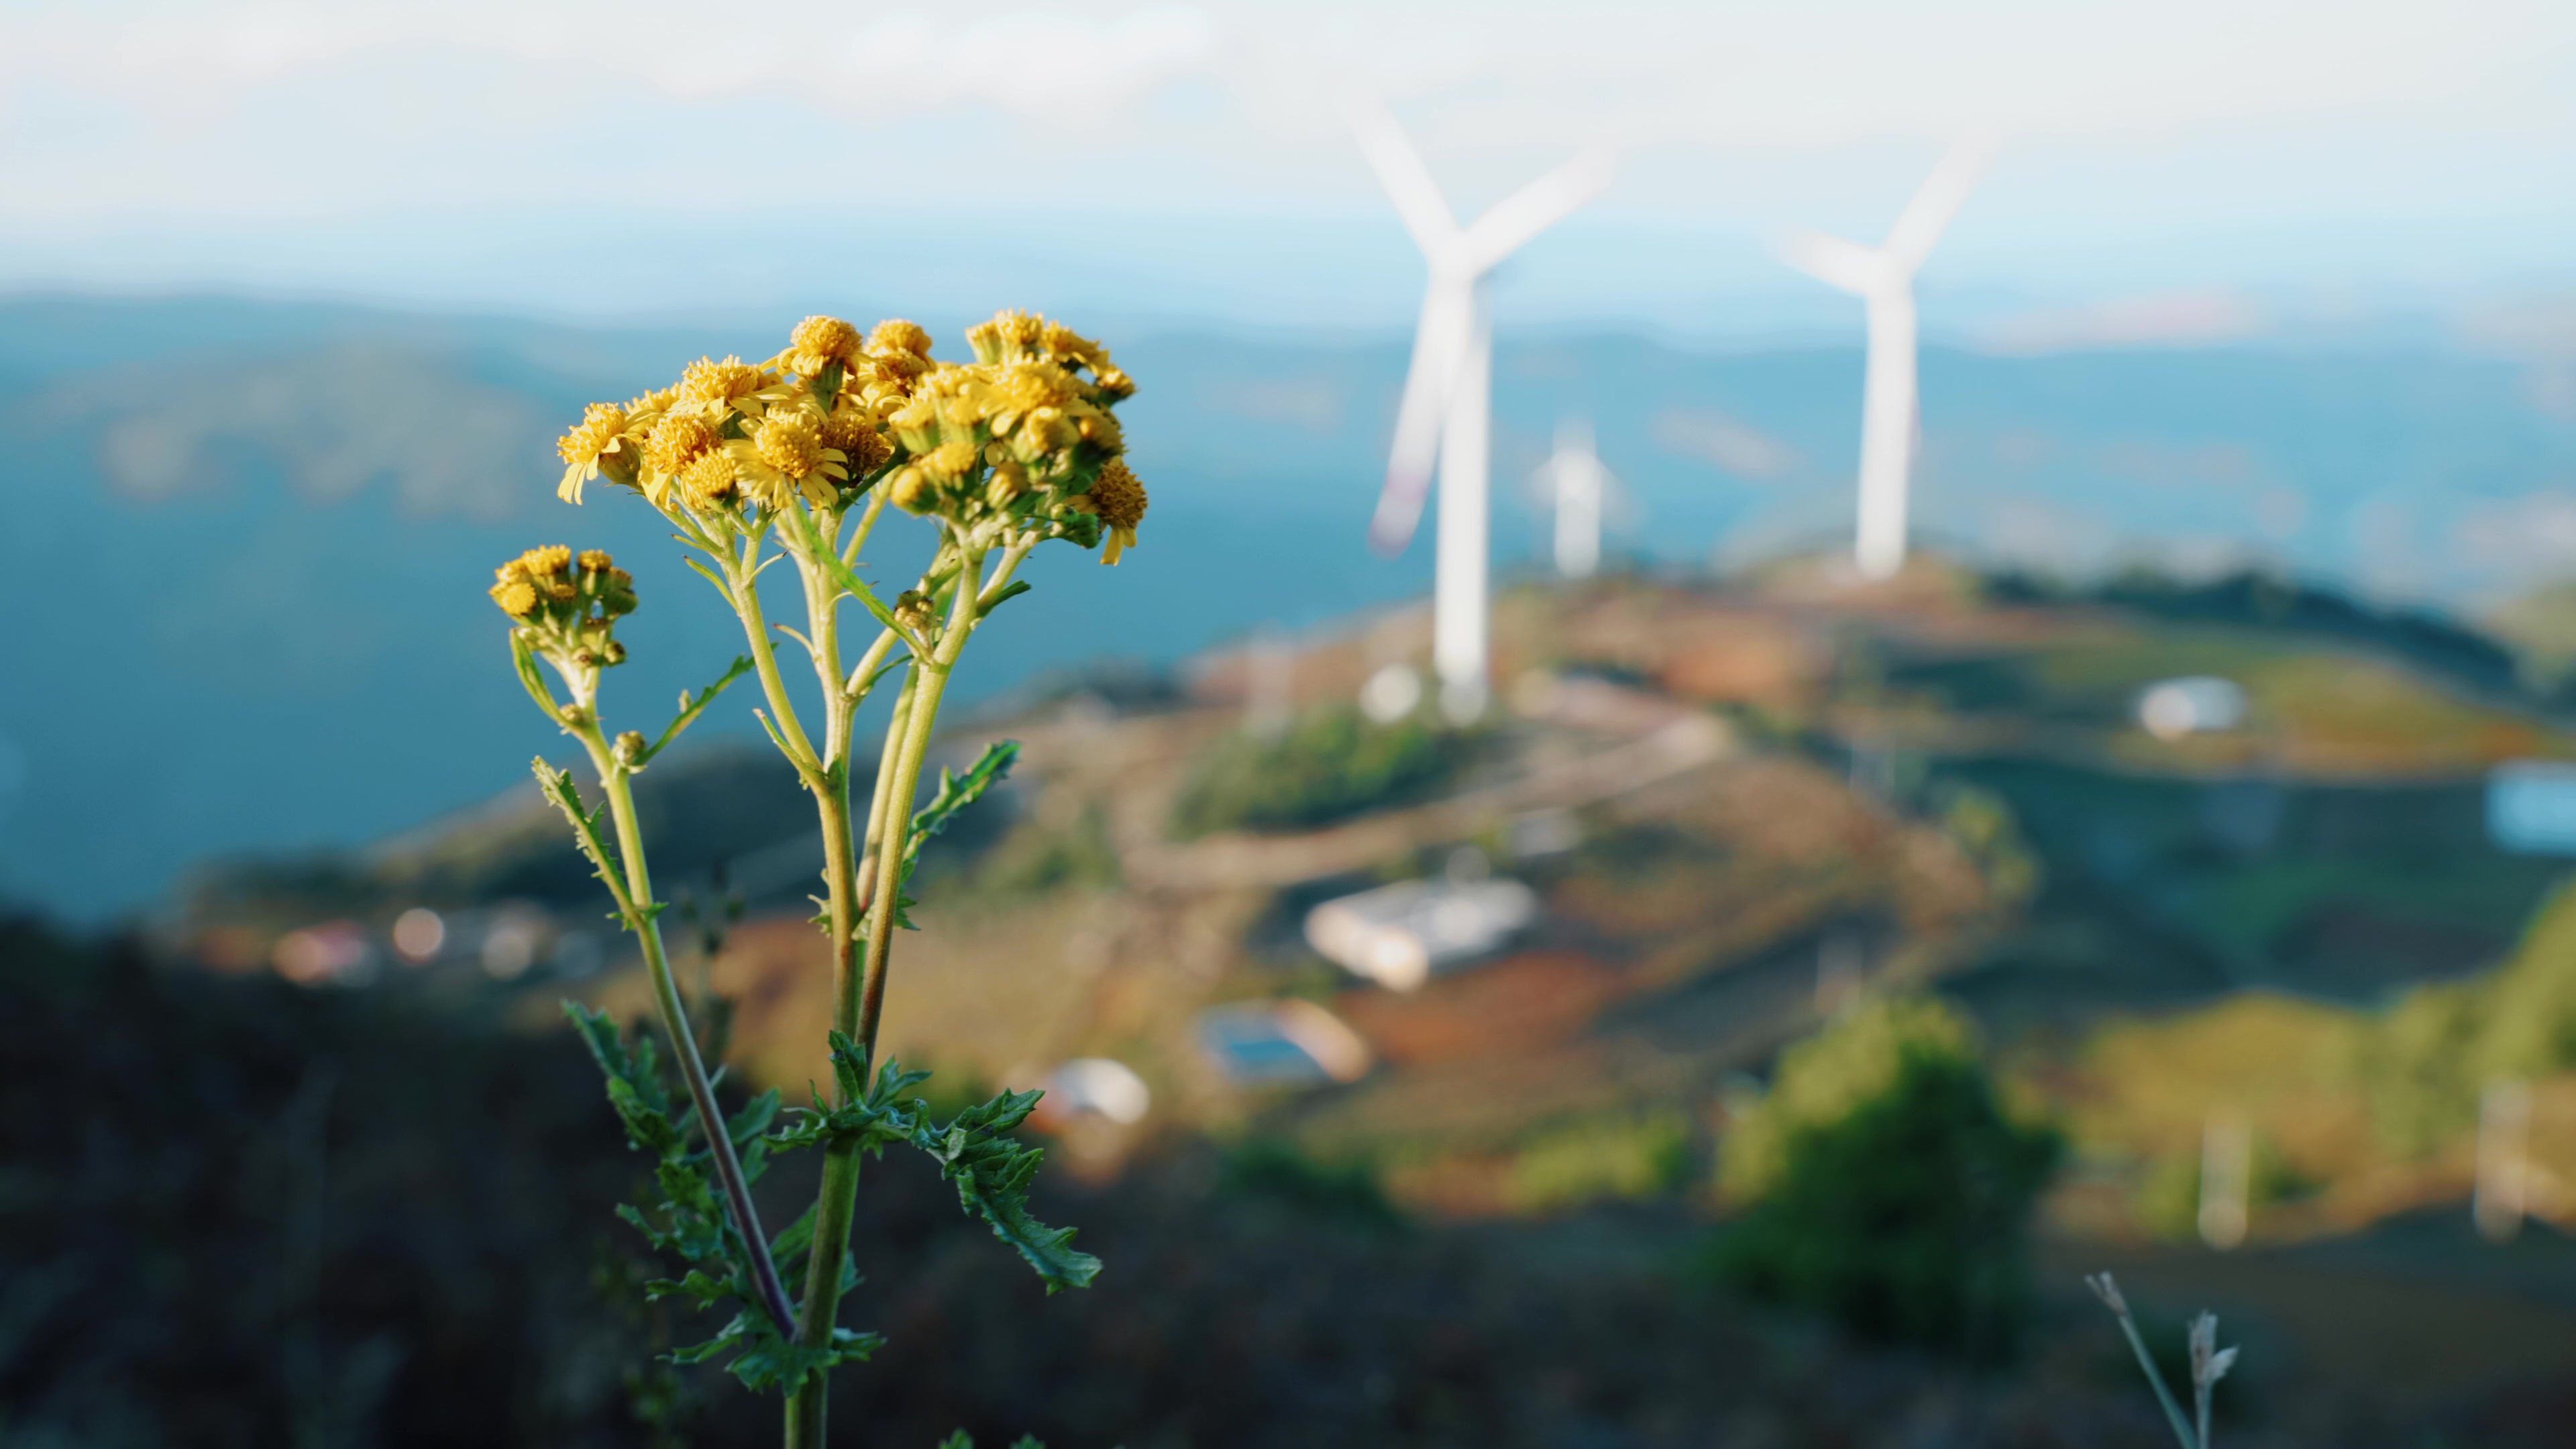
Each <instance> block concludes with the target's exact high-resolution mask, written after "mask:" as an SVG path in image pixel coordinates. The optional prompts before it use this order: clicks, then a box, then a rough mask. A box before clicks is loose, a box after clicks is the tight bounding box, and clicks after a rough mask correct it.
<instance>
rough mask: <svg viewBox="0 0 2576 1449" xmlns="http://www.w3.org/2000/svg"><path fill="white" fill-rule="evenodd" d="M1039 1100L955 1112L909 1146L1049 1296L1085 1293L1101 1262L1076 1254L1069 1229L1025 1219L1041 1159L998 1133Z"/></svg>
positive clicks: (1009, 1099)
mask: <svg viewBox="0 0 2576 1449" xmlns="http://www.w3.org/2000/svg"><path fill="white" fill-rule="evenodd" d="M1043 1095H1045V1094H1044V1093H1041V1092H1003V1093H1001V1094H999V1095H998V1096H995V1097H994V1098H993V1099H992V1100H990V1101H988V1102H985V1103H983V1104H981V1105H979V1106H974V1107H969V1108H967V1109H966V1110H965V1111H963V1112H960V1113H958V1114H957V1117H956V1119H955V1120H954V1121H952V1122H950V1123H949V1124H948V1125H947V1126H946V1127H944V1128H938V1127H929V1126H924V1127H923V1128H922V1129H921V1130H920V1131H918V1132H916V1133H915V1134H914V1137H913V1145H914V1146H915V1147H917V1148H919V1149H921V1150H922V1151H923V1152H924V1153H927V1154H928V1155H929V1156H930V1157H931V1158H932V1159H933V1160H934V1161H936V1162H938V1163H939V1175H940V1176H941V1177H944V1178H946V1179H948V1180H949V1181H951V1182H954V1183H956V1184H957V1200H958V1204H959V1205H960V1206H962V1207H963V1208H965V1210H966V1211H968V1212H970V1213H973V1214H975V1215H976V1216H977V1217H980V1218H982V1219H983V1220H984V1221H985V1223H986V1224H987V1225H988V1226H990V1227H991V1228H992V1230H993V1236H995V1237H997V1238H1000V1239H1001V1240H1002V1241H1003V1242H1005V1243H1008V1244H1010V1245H1011V1247H1012V1248H1013V1249H1014V1250H1016V1251H1017V1252H1018V1253H1019V1255H1020V1256H1021V1257H1022V1258H1023V1259H1025V1260H1027V1262H1028V1265H1029V1266H1030V1267H1031V1268H1033V1269H1035V1270H1036V1272H1037V1275H1038V1277H1039V1278H1040V1279H1041V1280H1042V1281H1044V1282H1045V1284H1046V1288H1047V1291H1048V1292H1049V1293H1053V1292H1054V1291H1056V1290H1057V1289H1058V1288H1086V1287H1089V1286H1090V1284H1091V1280H1092V1279H1093V1278H1095V1277H1098V1276H1099V1274H1100V1260H1099V1259H1098V1258H1095V1257H1093V1256H1091V1255H1090V1254H1089V1253H1083V1252H1077V1251H1076V1250H1075V1249H1074V1247H1073V1235H1074V1230H1073V1229H1071V1228H1050V1227H1048V1226H1047V1225H1046V1224H1044V1223H1041V1222H1039V1221H1038V1220H1037V1219H1035V1218H1033V1217H1031V1216H1029V1212H1028V1188H1029V1183H1030V1182H1031V1180H1032V1179H1034V1178H1035V1177H1036V1176H1037V1171H1038V1165H1039V1163H1041V1162H1042V1161H1044V1160H1045V1158H1046V1153H1045V1151H1044V1150H1043V1149H1040V1148H1035V1147H1029V1146H1025V1145H1023V1144H1021V1143H1018V1142H1014V1141H1012V1140H1011V1139H1010V1138H1008V1137H1006V1136H1004V1135H1002V1134H1004V1133H1007V1132H1009V1131H1010V1130H1011V1129H1012V1128H1015V1127H1017V1126H1019V1125H1020V1124H1021V1123H1022V1122H1025V1121H1027V1120H1028V1116H1029V1113H1030V1112H1032V1111H1034V1110H1035V1109H1036V1107H1037V1104H1038V1099H1039V1098H1040V1097H1042V1096H1043Z"/></svg>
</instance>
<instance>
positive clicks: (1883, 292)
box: [1780, 138, 1994, 579]
mask: <svg viewBox="0 0 2576 1449" xmlns="http://www.w3.org/2000/svg"><path fill="white" fill-rule="evenodd" d="M1993 157H1994V143H1993V141H1991V140H1989V139H1985V138H1979V139H1976V140H1971V141H1966V142H1962V143H1960V144H1959V145H1957V146H1954V147H1952V148H1951V150H1950V153H1949V154H1948V155H1946V156H1944V157H1942V158H1941V163H1940V164H1939V165H1938V166H1935V167H1934V168H1933V169H1932V174H1931V176H1930V177H1928V178H1926V179H1925V181H1924V182H1923V186H1922V189H1921V190H1918V191H1916V192H1915V193H1914V199H1913V200H1912V201H1909V202H1907V203H1906V204H1905V211H1904V213H1903V214H1902V215H1900V216H1898V217H1897V219H1896V226H1895V227H1894V229H1892V230H1891V231H1889V232H1888V234H1887V240H1886V241H1885V242H1884V243H1882V244H1880V245H1878V246H1876V247H1865V246H1862V245H1860V244H1859V243H1857V242H1847V241H1844V240H1843V239H1841V238H1840V237H1830V236H1819V235H1817V234H1816V233H1814V232H1799V233H1796V234H1794V235H1792V236H1790V237H1789V238H1788V239H1787V240H1786V241H1784V242H1783V243H1782V245H1781V249H1780V250H1781V256H1782V258H1783V259H1784V260H1786V261H1787V262H1788V263H1789V265H1791V266H1793V267H1796V268H1797V269H1799V270H1800V271H1802V272H1805V273H1807V274H1808V275H1810V276H1813V277H1815V278H1817V279H1819V280H1821V281H1824V282H1827V283H1830V284H1831V285H1833V286H1836V287H1840V288H1842V289H1843V290H1844V291H1846V292H1851V293H1854V294H1856V295H1858V296H1859V297H1861V298H1862V299H1863V300H1865V301H1867V302H1868V304H1869V374H1868V380H1867V382H1866V384H1865V385H1864V389H1863V394H1862V400H1861V430H1860V526H1859V529H1858V532H1857V534H1856V536H1855V538H1854V541H1853V545H1852V555H1853V558H1854V560H1855V561H1856V562H1857V563H1858V564H1859V565H1860V572H1861V576H1862V577H1863V578H1870V579H1883V578H1887V577H1889V576H1891V575H1893V574H1894V573H1895V572H1896V571H1897V570H1898V569H1900V568H1902V567H1904V566H1905V531H1906V516H1905V515H1906V501H1907V500H1906V494H1907V487H1908V484H1909V481H1910V478H1909V475H1910V474H1911V473H1912V471H1913V466H1914V438H1915V424H1916V421H1917V418H1918V413H1919V408H1920V403H1919V400H1918V395H1917V392H1916V388H1915V380H1914V346H1915V341H1914V337H1915V318H1914V274H1915V272H1916V271H1917V270H1919V269H1920V268H1921V267H1922V265H1923V259H1924V258H1925V257H1927V256H1929V255H1931V252H1932V244H1933V243H1934V242H1936V241H1939V240H1940V239H1941V233H1942V231H1943V230H1944V229H1945V228H1947V227H1948V226H1949V225H1950V219H1951V218H1952V217H1954V216H1956V215H1958V214H1959V206H1960V204H1961V203H1963V202H1965V201H1966V200H1967V199H1968V193H1969V191H1970V190H1972V189H1974V188H1975V186H1976V184H1977V178H1978V177H1979V176H1981V175H1983V174H1984V173H1985V169H1986V164H1987V163H1988V162H1989V161H1991V160H1992V159H1993Z"/></svg>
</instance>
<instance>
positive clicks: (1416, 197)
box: [1348, 96, 1458, 257]
mask: <svg viewBox="0 0 2576 1449" xmlns="http://www.w3.org/2000/svg"><path fill="white" fill-rule="evenodd" d="M1348 109H1349V114H1350V121H1351V130H1352V131H1353V132H1355V133H1357V135H1358V136H1359V142H1360V152H1361V154H1362V155H1365V156H1366V157H1368V163H1369V167H1370V169H1372V170H1374V171H1375V172H1377V180H1378V184H1379V185H1380V186H1383V187H1385V188H1386V194H1387V196H1388V197H1390V198H1391V199H1393V201H1394V202H1395V211H1396V215H1398V216H1400V217H1402V218H1404V229H1405V230H1406V231H1409V232H1411V233H1413V241H1414V245H1416V246H1419V247H1421V248H1422V250H1423V251H1424V252H1425V253H1427V254H1430V255H1432V256H1435V257H1436V256H1438V255H1439V254H1440V253H1441V252H1443V251H1446V250H1447V249H1448V248H1449V246H1450V245H1451V244H1452V243H1454V242H1456V241H1457V239H1458V218H1457V217H1456V216H1455V215H1454V214H1452V213H1451V212H1450V210H1449V201H1448V198H1446V197H1444V196H1442V195H1441V194H1440V183H1438V182H1436V181H1434V180H1432V179H1431V169H1430V168H1429V167H1427V166H1425V165H1423V164H1422V153H1421V152H1420V151H1417V150H1415V149H1414V147H1413V140H1412V138H1411V137H1409V136H1407V135H1405V134H1404V127H1403V125H1402V124H1401V123H1399V122H1398V121H1397V120H1396V119H1395V113H1394V112H1393V111H1390V110H1388V109H1387V108H1386V103H1385V102H1383V101H1380V100H1378V99H1377V98H1376V97H1374V96H1369V97H1358V98H1354V99H1353V100H1352V101H1351V102H1350V104H1349V108H1348Z"/></svg>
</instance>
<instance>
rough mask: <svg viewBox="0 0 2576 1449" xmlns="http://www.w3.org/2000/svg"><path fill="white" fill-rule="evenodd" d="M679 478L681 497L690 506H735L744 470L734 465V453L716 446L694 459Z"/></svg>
mask: <svg viewBox="0 0 2576 1449" xmlns="http://www.w3.org/2000/svg"><path fill="white" fill-rule="evenodd" d="M678 481H679V485H680V497H681V498H682V499H683V500H684V501H685V502H687V503H688V505H689V506H690V507H692V508H697V509H705V510H710V511H712V510H714V509H719V508H729V507H731V506H733V502H734V500H735V498H736V497H738V496H739V488H740V484H741V471H740V470H739V469H738V468H736V467H735V466H734V460H733V454H731V453H728V452H726V451H724V450H723V449H721V448H717V449H714V450H711V451H709V452H704V453H700V454H699V455H698V456H697V457H695V458H693V459H691V460H690V461H689V465H688V466H687V467H685V468H682V469H681V470H680V476H679V480H678Z"/></svg>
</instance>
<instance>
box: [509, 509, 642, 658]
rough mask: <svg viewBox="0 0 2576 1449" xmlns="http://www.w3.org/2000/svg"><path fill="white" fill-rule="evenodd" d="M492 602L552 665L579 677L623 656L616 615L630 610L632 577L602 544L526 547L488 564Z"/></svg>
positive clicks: (624, 654) (628, 612) (618, 617)
mask: <svg viewBox="0 0 2576 1449" xmlns="http://www.w3.org/2000/svg"><path fill="white" fill-rule="evenodd" d="M493 572H494V576H495V578H494V582H493V585H492V589H491V594H492V602H493V603H495V604H498V605H499V606H500V608H501V612H502V613H504V614H507V615H509V616H510V618H511V619H512V620H513V621H515V623H514V627H515V628H516V630H517V631H518V633H519V635H520V636H521V637H522V638H524V639H525V640H526V641H527V643H528V646H529V647H530V648H532V649H534V650H535V651H536V652H537V653H538V654H539V655H541V656H543V657H544V658H545V659H546V660H548V661H549V662H551V663H552V664H553V665H554V666H555V668H556V670H557V672H559V673H561V674H562V675H563V676H564V677H565V678H566V679H567V680H572V681H574V682H575V687H576V689H577V690H582V689H584V686H583V684H582V681H584V680H587V679H589V678H592V677H594V676H595V675H596V673H597V671H598V670H600V669H602V668H604V667H606V666H608V665H612V664H620V663H623V662H625V659H626V646H625V645H623V644H620V643H618V642H617V640H616V638H615V637H614V631H615V629H616V625H617V621H618V620H619V619H620V618H623V617H624V616H626V615H628V614H631V613H633V612H635V602H636V601H635V580H634V579H633V578H632V577H630V576H629V575H628V574H627V572H626V570H624V569H622V568H619V567H617V565H616V562H615V560H613V559H611V558H610V557H609V556H608V554H607V552H606V551H604V550H601V549H595V548H594V549H585V550H583V551H582V552H581V553H580V554H578V555H576V554H574V553H573V551H572V550H571V549H569V548H566V547H564V546H563V545H561V544H548V545H546V546H544V547H542V548H532V549H529V550H528V551H527V552H526V553H523V554H521V555H519V556H518V557H517V558H514V559H512V560H510V561H509V562H508V563H505V564H503V565H501V566H500V567H499V568H498V569H496V570H494V571H493Z"/></svg>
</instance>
